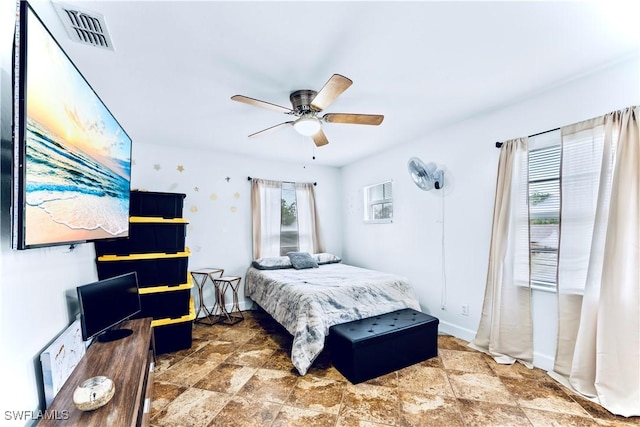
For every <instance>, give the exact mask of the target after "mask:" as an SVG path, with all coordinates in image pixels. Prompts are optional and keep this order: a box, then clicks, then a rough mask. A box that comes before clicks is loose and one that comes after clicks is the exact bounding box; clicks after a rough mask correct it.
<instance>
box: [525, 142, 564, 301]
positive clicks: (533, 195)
mask: <svg viewBox="0 0 640 427" xmlns="http://www.w3.org/2000/svg"><path fill="white" fill-rule="evenodd" d="M560 143H561V140H560V131H559V130H557V131H552V132H546V133H544V134H541V135H538V136H534V137H531V138H529V190H528V191H529V251H530V259H531V263H530V266H531V286H532V287H537V288H542V289H546V290H555V288H556V275H557V271H558V245H559V236H560V159H561V154H562V150H561V145H560Z"/></svg>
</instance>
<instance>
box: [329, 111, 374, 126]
mask: <svg viewBox="0 0 640 427" xmlns="http://www.w3.org/2000/svg"><path fill="white" fill-rule="evenodd" d="M322 120H324V121H325V122H329V123H347V124H351V125H374V126H377V125H379V124H380V123H382V120H384V116H383V115H380V114H347V113H328V114H325V115H324V116H322Z"/></svg>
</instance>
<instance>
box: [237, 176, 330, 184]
mask: <svg viewBox="0 0 640 427" xmlns="http://www.w3.org/2000/svg"><path fill="white" fill-rule="evenodd" d="M252 179H253V178H251V177H250V176H248V177H247V181H251V180H252ZM282 182H287V183H289V184H295V182H291V181H282ZM313 185H318V183H317V182H314V183H313Z"/></svg>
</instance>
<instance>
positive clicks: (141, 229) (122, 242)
mask: <svg viewBox="0 0 640 427" xmlns="http://www.w3.org/2000/svg"><path fill="white" fill-rule="evenodd" d="M186 233H187V221H185V220H183V219H169V220H162V219H158V220H156V221H153V220H150V219H149V218H144V217H131V219H130V224H129V237H128V238H121V239H114V240H99V241H96V242H95V248H96V255H97V256H102V255H129V254H142V253H154V252H162V253H176V252H183V251H184V250H185V240H186Z"/></svg>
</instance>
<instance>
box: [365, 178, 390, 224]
mask: <svg viewBox="0 0 640 427" xmlns="http://www.w3.org/2000/svg"><path fill="white" fill-rule="evenodd" d="M385 184H391V197H390V198H383V199H380V200H375V201H374V202H372V201H371V200H370V199H369V194H370V189H372V188H374V187H377V186H382V187H383V193H384V185H385ZM363 193H364V197H363V203H364V215H363V222H364V223H365V224H390V223H392V222H393V180H392V179H387V180H384V181H380V182H378V183H375V184H371V185H365V186H364V188H363ZM385 203H390V204H391V218H378V219H372V218H371V216H372V207H373V205H378V204H385Z"/></svg>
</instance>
